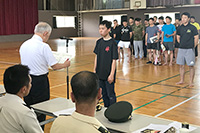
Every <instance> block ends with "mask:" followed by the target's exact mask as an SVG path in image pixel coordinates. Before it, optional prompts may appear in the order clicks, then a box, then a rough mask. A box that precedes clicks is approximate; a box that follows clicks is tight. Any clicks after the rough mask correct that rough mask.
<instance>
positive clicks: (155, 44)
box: [147, 43, 157, 49]
mask: <svg viewBox="0 0 200 133" xmlns="http://www.w3.org/2000/svg"><path fill="white" fill-rule="evenodd" d="M156 48H157V43H147V49H156Z"/></svg>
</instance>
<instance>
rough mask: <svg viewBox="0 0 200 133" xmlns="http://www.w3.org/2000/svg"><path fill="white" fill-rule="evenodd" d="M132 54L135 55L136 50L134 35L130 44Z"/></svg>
mask: <svg viewBox="0 0 200 133" xmlns="http://www.w3.org/2000/svg"><path fill="white" fill-rule="evenodd" d="M129 48H130V51H131V55H135V50H134V44H133V37H132V38H131V39H130V45H129Z"/></svg>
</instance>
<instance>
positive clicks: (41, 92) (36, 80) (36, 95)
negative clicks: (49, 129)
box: [24, 74, 50, 129]
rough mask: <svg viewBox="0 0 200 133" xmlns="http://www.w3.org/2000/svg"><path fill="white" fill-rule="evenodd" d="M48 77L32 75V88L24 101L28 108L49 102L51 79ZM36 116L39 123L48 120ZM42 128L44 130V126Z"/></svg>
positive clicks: (40, 115)
mask: <svg viewBox="0 0 200 133" xmlns="http://www.w3.org/2000/svg"><path fill="white" fill-rule="evenodd" d="M47 75H48V74H44V75H40V76H34V75H30V76H31V78H32V87H31V90H30V93H29V94H28V96H26V97H24V101H25V103H26V104H27V105H28V106H30V105H33V104H36V103H40V102H43V101H46V100H49V98H50V92H49V79H48V76H47ZM36 114H37V119H38V121H39V122H42V121H44V120H45V119H46V115H43V114H38V113H36ZM42 128H43V129H44V126H42Z"/></svg>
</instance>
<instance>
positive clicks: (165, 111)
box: [154, 93, 200, 117]
mask: <svg viewBox="0 0 200 133" xmlns="http://www.w3.org/2000/svg"><path fill="white" fill-rule="evenodd" d="M199 95H200V93H198V94H196V95H194V96H192V97H190V98H188V99H187V100H185V101H183V102H181V103H179V104H177V105H175V106H173V107H171V108H169V109H167V110H165V111H163V112H161V113H159V114H157V115H155V116H154V117H159V116H161V115H163V114H165V113H167V112H168V111H170V110H172V109H174V108H176V107H178V106H180V105H182V104H184V103H186V102H188V101H189V100H191V99H193V98H195V97H197V96H199Z"/></svg>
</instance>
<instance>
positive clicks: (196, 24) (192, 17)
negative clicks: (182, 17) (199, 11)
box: [190, 16, 200, 57]
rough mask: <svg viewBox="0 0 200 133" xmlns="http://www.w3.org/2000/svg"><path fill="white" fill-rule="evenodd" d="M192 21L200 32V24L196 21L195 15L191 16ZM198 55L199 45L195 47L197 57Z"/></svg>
mask: <svg viewBox="0 0 200 133" xmlns="http://www.w3.org/2000/svg"><path fill="white" fill-rule="evenodd" d="M190 23H191V24H192V25H194V26H195V27H196V28H197V31H198V33H199V30H200V26H199V24H198V23H197V22H196V21H195V17H194V16H191V18H190ZM197 56H198V45H197V46H196V47H195V57H197Z"/></svg>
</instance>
